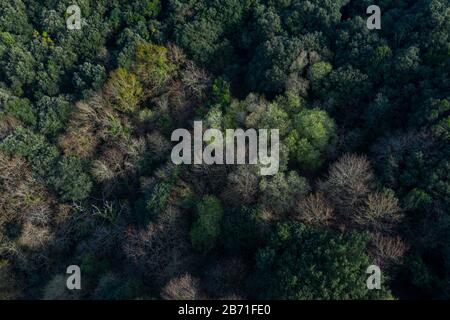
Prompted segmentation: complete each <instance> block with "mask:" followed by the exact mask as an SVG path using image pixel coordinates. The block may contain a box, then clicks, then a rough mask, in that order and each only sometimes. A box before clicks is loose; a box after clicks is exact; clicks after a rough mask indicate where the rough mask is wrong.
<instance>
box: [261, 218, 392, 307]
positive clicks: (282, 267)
mask: <svg viewBox="0 0 450 320" xmlns="http://www.w3.org/2000/svg"><path fill="white" fill-rule="evenodd" d="M366 246H367V238H366V237H365V236H363V235H358V234H338V233H336V232H333V231H328V230H323V229H317V228H312V227H309V226H305V225H302V224H300V223H295V222H291V223H282V224H279V225H278V226H277V229H276V231H275V232H274V234H273V235H272V237H271V238H270V240H269V243H268V245H267V246H266V247H264V248H262V249H260V250H259V251H258V253H257V274H256V277H255V280H254V281H256V288H258V290H257V291H254V292H258V293H257V294H256V296H257V297H258V298H268V299H299V300H301V299H324V300H329V299H333V300H334V299H338V300H347V299H380V298H388V297H389V296H390V295H389V293H388V291H387V290H386V288H383V289H382V290H368V289H367V287H366V273H365V271H366V269H367V267H368V266H369V265H370V262H369V259H368V257H367V255H366V253H365V250H366ZM311 247H312V248H320V250H305V248H311ZM383 287H384V286H383Z"/></svg>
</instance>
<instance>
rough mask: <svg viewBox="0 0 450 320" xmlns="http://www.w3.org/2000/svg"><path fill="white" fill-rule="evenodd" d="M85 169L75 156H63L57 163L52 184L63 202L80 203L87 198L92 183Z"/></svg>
mask: <svg viewBox="0 0 450 320" xmlns="http://www.w3.org/2000/svg"><path fill="white" fill-rule="evenodd" d="M85 168H86V165H85V164H84V163H83V160H81V159H80V158H78V157H75V156H64V157H63V158H62V159H61V161H60V162H59V163H58V169H57V174H56V176H55V177H54V178H53V181H54V182H53V184H54V186H55V188H56V189H57V190H58V191H59V192H60V193H61V196H62V199H63V200H70V201H81V200H84V199H86V198H87V197H88V196H89V193H90V192H91V189H92V181H91V177H90V176H89V175H88V174H86V169H85Z"/></svg>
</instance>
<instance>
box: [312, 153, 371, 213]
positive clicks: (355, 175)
mask: <svg viewBox="0 0 450 320" xmlns="http://www.w3.org/2000/svg"><path fill="white" fill-rule="evenodd" d="M373 178H374V177H373V173H372V170H371V168H370V164H369V161H368V160H367V158H365V157H363V156H357V155H350V154H346V155H344V156H342V157H341V158H340V159H339V160H338V161H337V162H335V163H334V164H332V165H331V167H330V169H329V172H328V177H327V179H326V180H325V181H322V182H321V183H320V184H319V189H320V190H321V192H322V193H323V194H324V195H326V197H327V198H328V199H329V200H330V202H331V203H332V204H333V205H334V206H335V207H336V209H337V210H338V212H339V213H341V214H343V215H344V216H346V215H347V219H351V218H352V214H354V213H355V212H356V210H357V208H358V207H359V206H360V205H361V204H362V203H363V201H364V199H365V198H366V196H367V195H368V193H369V192H370V191H371V185H372V183H373Z"/></svg>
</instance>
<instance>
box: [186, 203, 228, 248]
mask: <svg viewBox="0 0 450 320" xmlns="http://www.w3.org/2000/svg"><path fill="white" fill-rule="evenodd" d="M222 215H223V209H222V205H221V204H220V201H219V200H218V199H217V198H216V197H214V196H204V197H203V199H202V200H201V202H199V203H198V205H197V210H196V217H195V221H194V223H193V225H192V228H191V232H190V236H191V242H192V246H193V247H194V248H195V249H196V250H198V251H200V252H202V253H207V252H208V251H210V250H211V249H213V248H214V246H215V245H216V242H217V239H218V237H219V234H220V224H221V220H222Z"/></svg>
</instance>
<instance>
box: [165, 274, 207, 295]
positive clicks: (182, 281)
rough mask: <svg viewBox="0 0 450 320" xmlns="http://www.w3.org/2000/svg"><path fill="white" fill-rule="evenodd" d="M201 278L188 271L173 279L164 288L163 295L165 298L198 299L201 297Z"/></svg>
mask: <svg viewBox="0 0 450 320" xmlns="http://www.w3.org/2000/svg"><path fill="white" fill-rule="evenodd" d="M199 283H200V282H199V280H198V279H196V278H194V277H192V276H191V275H190V274H188V273H186V274H184V275H183V276H181V277H178V278H175V279H172V280H170V281H169V283H168V284H166V286H165V287H164V288H163V290H162V292H161V297H162V298H163V299H165V300H197V299H200V298H201V294H200V284H199Z"/></svg>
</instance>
